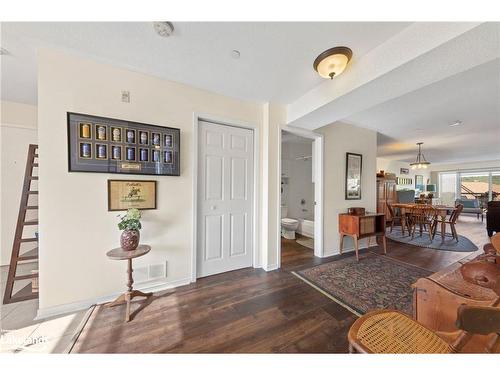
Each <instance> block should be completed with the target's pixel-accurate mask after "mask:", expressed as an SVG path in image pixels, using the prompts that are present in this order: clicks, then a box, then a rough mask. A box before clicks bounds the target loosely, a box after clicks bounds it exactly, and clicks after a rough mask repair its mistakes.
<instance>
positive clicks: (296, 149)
mask: <svg viewBox="0 0 500 375" xmlns="http://www.w3.org/2000/svg"><path fill="white" fill-rule="evenodd" d="M280 145H281V155H280V157H281V163H280V165H281V168H280V215H279V221H280V222H279V235H280V241H279V244H280V254H279V255H280V257H279V259H280V263H283V262H286V263H287V264H290V263H293V261H294V260H299V259H300V260H304V259H307V258H313V257H314V256H318V257H322V256H323V211H322V193H323V191H322V186H323V138H322V136H321V134H318V133H313V132H310V131H306V130H302V129H296V128H291V127H286V128H283V129H282V131H281V142H280Z"/></svg>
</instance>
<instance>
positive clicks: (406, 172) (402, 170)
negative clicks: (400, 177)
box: [399, 168, 410, 174]
mask: <svg viewBox="0 0 500 375" xmlns="http://www.w3.org/2000/svg"><path fill="white" fill-rule="evenodd" d="M399 174H410V170H409V169H408V168H399Z"/></svg>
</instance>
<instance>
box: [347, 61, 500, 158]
mask: <svg viewBox="0 0 500 375" xmlns="http://www.w3.org/2000/svg"><path fill="white" fill-rule="evenodd" d="M456 120H460V121H462V125H461V126H455V127H450V126H449V125H450V124H452V123H454V122H455V121H456ZM344 122H347V123H350V124H353V125H357V126H360V127H364V128H369V129H375V130H377V131H378V132H379V134H378V146H379V147H378V156H380V157H383V158H387V159H393V160H401V161H408V162H411V161H414V160H415V157H416V153H417V146H416V145H415V143H416V142H419V141H420V142H424V146H423V148H424V154H425V156H426V158H427V160H429V161H431V162H433V161H438V162H441V163H445V162H458V161H481V160H499V159H500V59H495V60H492V61H490V62H488V63H486V64H482V65H479V66H477V67H474V68H473V69H470V70H467V71H465V72H462V73H460V74H457V75H454V76H452V77H449V78H447V79H444V80H441V81H438V82H437V83H435V84H432V85H429V86H426V87H423V88H421V89H419V90H416V91H413V92H410V93H409V94H406V95H403V96H400V97H398V98H396V99H393V100H390V101H387V102H385V103H382V104H380V105H377V106H375V107H372V108H370V109H368V110H365V111H362V112H360V113H357V114H355V115H352V116H350V117H348V118H347V119H345V120H344Z"/></svg>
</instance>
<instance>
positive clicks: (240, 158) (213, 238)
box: [196, 121, 253, 277]
mask: <svg viewBox="0 0 500 375" xmlns="http://www.w3.org/2000/svg"><path fill="white" fill-rule="evenodd" d="M198 129H199V134H198V140H199V149H198V212H197V215H198V225H197V227H198V234H197V235H198V239H197V247H198V249H197V266H196V270H197V276H198V277H203V276H208V275H213V274H216V273H221V272H227V271H231V270H235V269H239V268H244V267H250V266H252V259H253V257H252V249H253V131H252V130H248V129H243V128H237V127H232V126H226V125H219V124H214V123H210V122H205V121H200V122H199V127H198Z"/></svg>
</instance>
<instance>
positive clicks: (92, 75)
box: [38, 50, 284, 311]
mask: <svg viewBox="0 0 500 375" xmlns="http://www.w3.org/2000/svg"><path fill="white" fill-rule="evenodd" d="M38 61H39V77H38V79H39V82H38V118H39V124H40V125H39V144H40V223H41V225H40V231H41V233H43V235H42V236H41V239H40V309H41V310H42V311H43V310H44V309H45V310H50V309H51V308H54V307H55V306H58V305H61V304H69V303H73V302H78V301H82V300H87V301H90V300H93V299H96V298H99V297H102V296H106V295H112V294H115V293H118V292H120V291H122V290H123V288H124V284H125V274H124V270H125V264H124V262H118V261H110V260H108V259H107V258H106V255H105V253H106V251H107V250H109V249H111V248H113V247H116V246H117V244H118V240H119V235H120V232H119V230H118V229H117V227H116V223H117V218H116V213H112V212H107V190H106V181H107V180H108V179H109V178H130V179H151V180H157V181H158V209H157V210H151V211H145V212H144V214H143V227H144V229H143V231H142V232H141V241H142V242H143V243H148V244H150V245H151V246H152V248H153V250H152V252H151V253H150V254H148V255H147V256H145V257H143V258H140V259H137V261H136V267H139V266H142V265H147V264H157V263H162V262H165V261H168V274H167V279H166V280H165V282H166V283H167V284H176V283H184V282H187V281H188V280H189V278H190V274H191V261H192V259H191V246H192V243H191V238H192V215H193V212H192V193H193V187H192V168H191V166H192V163H193V159H192V154H193V153H192V147H193V144H192V139H193V134H192V127H193V124H192V123H193V112H197V113H205V114H211V115H213V116H216V117H219V118H225V119H229V120H230V119H234V120H236V121H240V122H246V123H250V124H255V125H256V126H258V127H260V126H261V124H262V123H264V122H266V126H267V127H268V128H273V129H274V128H277V129H279V126H277V125H275V124H277V120H276V119H275V117H273V116H275V112H276V113H278V115H276V116H278V117H279V116H281V115H280V114H281V112H284V111H282V110H281V109H279V108H278V109H276V108H274V107H272V108H271V111H268V112H265V111H263V107H262V105H261V104H258V103H253V102H247V101H241V100H236V99H232V98H228V97H224V96H222V95H217V94H214V93H210V92H207V91H203V90H198V89H195V88H192V87H189V86H186V85H182V84H178V83H174V82H170V81H166V80H162V79H158V78H155V77H152V76H147V75H144V74H139V73H135V72H131V71H127V70H124V69H118V68H115V67H112V66H109V65H104V64H100V63H96V62H93V61H90V60H86V59H82V58H77V57H72V56H68V55H65V54H63V53H59V52H55V51H51V50H42V51H40V52H39V59H38ZM121 90H129V91H130V96H131V102H130V103H122V102H121V100H120V99H121ZM268 107H269V106H268ZM67 111H74V112H81V113H89V114H94V115H98V116H107V117H112V118H119V119H127V120H132V121H139V122H145V123H151V124H158V125H164V126H171V127H177V128H180V129H181V150H182V151H181V152H182V153H181V176H180V177H154V176H133V175H130V176H129V175H120V176H119V175H110V174H100V173H68V172H67V168H68V167H67V146H66V144H67V138H66V112H67ZM277 131H278V130H276V131H274V133H276V132H277ZM274 133H271V135H270V136H269V135H266V136H267V137H268V138H269V137H270V138H269V140H268V141H269V142H268V145H267V147H268V149H267V154H266V155H263V154H261V157H264V156H265V157H266V158H277V156H276V155H274V154H273V152H275V151H274V150H273V149H272V147H270V146H269V144H272V137H275V135H274ZM265 134H266V132H264V131H262V132H261V135H262V137H261V138H262V139H261V144H262V143H263V141H264V139H263V137H264V135H265ZM267 160H269V159H266V161H265V162H267ZM265 162H264V159H262V160H261V163H260V164H261V167H263V165H264V164H265ZM266 172H267V173H269V176H271V174H272V173H273V172H274V170H267V171H266ZM262 179H263V178H261V180H262ZM274 183H275V184H276V183H277V182H274ZM269 186H271V185H269V182H268V185H266V186H265V188H266V189H267V188H269ZM272 186H275V185H272ZM263 189H264V187H263ZM271 190H272V189H271ZM274 195H275V194H274ZM262 197H263V199H264V198H265V199H267V200H268V202H270V203H273V202H276V199H277V198H276V197H274V196H271V193H270V196H269V197H267V196H266V195H265V194H262ZM268 207H269V205H268V204H267V205H264V204H263V203H261V208H265V209H266V210H270V208H268ZM263 215H266V213H265V212H264V213H263ZM268 235H269V236H270V237H271V234H270V233H269V234H268ZM264 255H265V256H267V253H266V254H264ZM270 257H271V258H270V260H269V262H274V261H275V260H273V259H272V256H270Z"/></svg>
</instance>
